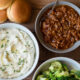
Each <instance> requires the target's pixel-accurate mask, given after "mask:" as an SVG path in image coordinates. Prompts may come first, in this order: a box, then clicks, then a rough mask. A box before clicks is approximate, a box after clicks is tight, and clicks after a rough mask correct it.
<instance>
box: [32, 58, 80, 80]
mask: <svg viewBox="0 0 80 80" xmlns="http://www.w3.org/2000/svg"><path fill="white" fill-rule="evenodd" d="M63 59H64V60H63ZM55 60H63V61H67V62H69V61H72V62H73V63H74V64H76V65H79V66H80V64H79V63H78V62H77V61H76V60H74V59H71V58H68V57H54V58H51V59H48V60H46V61H44V62H43V63H41V64H40V66H39V67H38V68H37V69H36V71H35V73H34V75H33V78H32V80H35V78H36V75H37V74H38V72H39V70H40V69H41V68H42V66H44V65H45V64H47V63H51V62H52V61H55Z"/></svg>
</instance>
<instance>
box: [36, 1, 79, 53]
mask: <svg viewBox="0 0 80 80" xmlns="http://www.w3.org/2000/svg"><path fill="white" fill-rule="evenodd" d="M54 4H55V2H53V3H50V4H49V5H47V6H45V7H43V8H42V9H41V11H40V12H39V14H38V16H37V18H36V21H35V32H36V35H37V37H38V39H39V41H40V42H41V44H42V45H43V46H44V47H45V48H47V49H48V50H50V51H52V52H56V53H67V52H70V51H73V50H74V49H76V48H77V47H79V46H80V41H79V42H76V43H75V44H74V45H73V46H72V47H71V48H68V49H65V50H58V49H54V48H53V47H51V46H50V45H49V44H47V43H46V42H45V41H44V39H43V35H42V32H41V30H40V29H41V28H40V22H39V21H40V19H41V17H42V15H43V14H44V12H45V11H46V10H48V9H49V8H51V7H52V6H53V5H54ZM58 5H68V6H71V7H72V8H73V9H74V10H75V11H77V13H78V14H79V15H80V9H79V8H78V7H77V6H76V5H74V4H72V3H70V2H65V1H60V2H59V4H58Z"/></svg>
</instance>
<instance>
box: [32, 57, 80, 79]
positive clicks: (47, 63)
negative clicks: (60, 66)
mask: <svg viewBox="0 0 80 80" xmlns="http://www.w3.org/2000/svg"><path fill="white" fill-rule="evenodd" d="M55 60H59V61H61V62H62V63H64V64H66V65H67V66H68V68H69V69H75V70H80V64H79V63H78V62H76V61H75V60H73V59H70V58H66V57H56V58H52V59H49V60H47V61H45V62H44V63H42V64H41V65H40V66H39V67H38V69H37V70H36V72H35V73H34V76H33V79H32V80H36V77H37V75H38V74H39V73H40V72H41V71H45V70H46V69H48V68H49V66H50V64H51V62H53V61H55Z"/></svg>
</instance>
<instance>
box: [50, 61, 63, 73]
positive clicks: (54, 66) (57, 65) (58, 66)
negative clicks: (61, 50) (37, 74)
mask: <svg viewBox="0 0 80 80" xmlns="http://www.w3.org/2000/svg"><path fill="white" fill-rule="evenodd" d="M61 69H62V64H61V63H60V62H59V61H54V62H53V63H51V66H50V67H49V70H50V71H51V72H55V71H58V70H61Z"/></svg>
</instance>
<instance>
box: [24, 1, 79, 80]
mask: <svg viewBox="0 0 80 80" xmlns="http://www.w3.org/2000/svg"><path fill="white" fill-rule="evenodd" d="M53 1H55V0H29V2H30V3H31V5H32V7H33V14H32V20H31V21H30V22H29V23H26V24H23V25H24V26H26V27H28V28H29V29H30V30H31V31H32V32H33V33H34V35H35V32H34V22H35V18H36V16H37V14H38V12H39V11H40V10H41V8H42V7H43V6H45V5H46V4H48V3H50V2H53ZM65 1H69V2H72V3H74V4H76V5H77V6H78V7H80V0H65ZM38 42H39V41H38ZM39 46H40V58H39V62H38V65H37V67H38V66H39V65H40V64H41V63H42V62H44V61H46V60H48V59H50V58H53V57H60V56H61V57H69V58H72V59H75V60H76V61H78V62H80V47H79V48H77V49H76V50H74V51H73V52H70V53H67V54H57V53H52V52H50V51H48V50H47V49H45V48H44V47H43V46H42V45H41V44H40V43H39ZM35 70H36V69H35ZM35 70H34V72H35ZM32 76H33V73H32V75H30V76H29V77H28V78H26V79H24V80H32Z"/></svg>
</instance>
